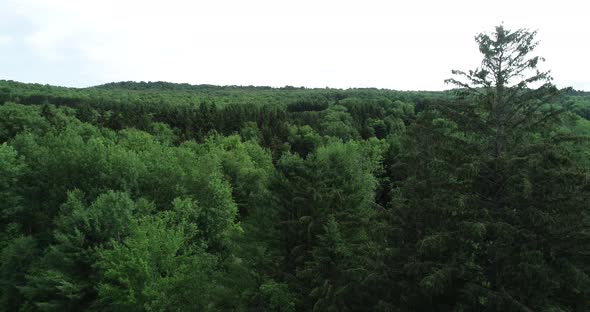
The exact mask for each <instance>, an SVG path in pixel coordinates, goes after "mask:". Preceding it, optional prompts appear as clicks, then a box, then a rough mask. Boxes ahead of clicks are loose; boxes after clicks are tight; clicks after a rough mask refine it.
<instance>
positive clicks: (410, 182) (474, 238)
mask: <svg viewBox="0 0 590 312" xmlns="http://www.w3.org/2000/svg"><path fill="white" fill-rule="evenodd" d="M535 34H536V33H535V32H531V31H528V30H526V29H519V30H515V31H511V30H508V29H506V28H504V27H503V26H499V27H497V28H496V29H495V31H494V32H492V33H482V34H479V35H478V36H477V37H476V43H477V44H478V46H479V50H480V51H481V53H482V63H481V66H480V67H479V68H477V69H475V70H471V71H465V72H463V71H453V74H454V78H450V79H449V80H448V81H447V82H448V83H449V86H450V89H449V91H444V92H427V91H421V92H415V91H412V92H410V91H393V90H384V89H348V90H341V89H329V88H326V89H307V88H303V87H301V88H299V87H290V86H287V87H284V88H271V87H252V86H250V87H243V86H212V85H188V84H174V83H166V82H119V83H110V84H106V85H101V86H96V87H90V88H65V87H55V86H48V85H39V84H25V83H19V82H14V81H0V104H1V105H0V231H1V233H2V234H1V236H0V250H1V253H0V310H1V311H61V312H63V311H84V310H96V311H590V140H589V139H588V138H589V137H590V93H589V92H584V91H576V90H572V89H567V88H566V89H561V90H559V89H557V88H556V87H555V86H554V85H553V84H552V83H551V79H552V78H551V76H550V74H549V72H546V71H542V70H540V69H538V65H540V63H541V61H542V58H540V57H538V56H534V48H535V47H536V44H537V43H536V41H535ZM449 68H452V64H450V66H449Z"/></svg>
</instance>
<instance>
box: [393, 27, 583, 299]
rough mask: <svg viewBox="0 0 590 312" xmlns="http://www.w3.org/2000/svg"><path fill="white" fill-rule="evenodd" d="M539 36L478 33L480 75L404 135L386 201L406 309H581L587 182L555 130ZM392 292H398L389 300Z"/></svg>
mask: <svg viewBox="0 0 590 312" xmlns="http://www.w3.org/2000/svg"><path fill="white" fill-rule="evenodd" d="M535 35H536V32H531V31H528V30H526V29H519V30H517V31H510V30H508V29H506V28H505V27H504V26H498V27H496V30H495V32H494V33H492V34H487V33H482V34H479V35H478V36H476V42H477V43H478V44H479V50H480V52H481V53H482V54H483V60H482V64H481V67H480V68H477V69H475V70H472V71H468V72H463V71H453V73H455V74H457V75H459V76H460V77H463V80H461V78H457V79H449V80H447V82H449V83H452V84H454V85H456V86H458V87H459V89H458V90H456V91H457V94H458V97H457V100H456V101H455V103H453V104H451V105H437V106H434V107H430V108H428V109H427V110H426V111H424V112H422V113H421V114H420V116H419V118H418V120H417V122H416V124H415V125H413V126H412V127H411V128H410V130H409V137H408V140H409V141H407V142H406V146H405V147H406V149H405V152H404V154H405V155H404V156H403V157H401V158H402V161H401V165H400V166H399V168H400V170H405V178H404V179H403V180H402V181H401V182H400V183H399V184H398V185H399V188H398V189H397V191H396V192H394V193H396V194H397V196H395V197H394V200H393V201H392V203H391V206H392V210H391V220H392V221H391V222H392V224H393V225H394V227H393V228H394V230H393V231H392V239H393V240H395V242H394V244H396V247H397V248H399V249H400V250H401V254H403V255H404V256H403V257H401V258H397V259H394V261H395V263H396V264H397V265H398V267H397V268H392V270H393V269H394V270H399V266H401V267H403V268H404V271H403V272H401V273H399V272H398V273H395V272H394V273H392V274H396V275H397V276H398V277H399V278H400V279H402V280H405V281H406V282H407V284H403V283H401V284H403V285H402V287H409V289H411V290H412V291H410V292H405V293H404V294H403V295H402V296H400V297H399V298H397V299H396V300H399V301H400V302H402V303H405V304H407V305H408V306H409V307H411V308H412V309H414V310H427V309H435V310H447V309H460V310H482V309H487V310H492V311H499V310H508V311H536V310H547V309H569V310H580V309H582V308H583V306H584V304H587V302H585V301H584V300H586V299H584V298H585V296H587V294H588V293H587V289H589V288H588V285H589V284H588V281H589V279H588V266H587V263H588V258H587V257H588V255H586V254H585V253H584V252H582V250H588V247H589V245H588V243H589V241H588V234H587V233H588V232H587V231H588V223H587V222H588V221H587V220H588V219H587V216H588V202H590V186H589V185H588V182H587V179H586V178H585V174H584V172H583V171H582V170H581V168H580V166H578V164H577V163H576V162H575V161H574V160H573V158H572V157H571V155H570V154H571V153H569V152H568V149H567V148H564V146H563V145H562V144H560V143H562V142H564V141H570V140H571V139H574V138H571V137H563V136H560V135H559V132H558V131H557V125H559V122H560V116H561V114H560V113H561V112H562V109H561V108H560V107H559V106H557V105H553V104H552V103H553V102H554V100H555V98H556V97H557V96H558V95H559V92H558V90H557V89H556V87H555V86H554V85H553V84H551V80H552V78H551V76H550V73H549V72H547V71H541V70H539V69H538V67H537V66H538V64H539V63H540V62H541V61H542V60H543V59H542V58H541V57H538V56H530V55H531V52H533V50H534V49H535V47H536V46H537V42H536V41H535ZM394 296H395V295H394Z"/></svg>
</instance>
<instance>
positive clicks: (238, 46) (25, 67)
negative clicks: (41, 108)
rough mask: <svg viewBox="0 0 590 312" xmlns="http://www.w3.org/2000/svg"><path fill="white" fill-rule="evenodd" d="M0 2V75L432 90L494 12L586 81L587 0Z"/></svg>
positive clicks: (565, 71)
mask: <svg viewBox="0 0 590 312" xmlns="http://www.w3.org/2000/svg"><path fill="white" fill-rule="evenodd" d="M0 1H1V2H2V5H1V6H0V7H1V9H0V79H11V80H17V81H23V82H37V83H44V84H45V83H47V84H54V85H63V86H75V87H85V86H91V85H96V84H101V83H105V82H112V81H122V80H125V81H126V80H136V81H158V80H163V81H171V82H187V83H191V84H217V85H266V86H285V85H292V86H306V87H326V86H328V87H336V88H349V87H378V88H389V89H397V90H442V89H445V88H448V86H446V85H445V84H444V82H443V81H444V79H446V78H449V77H450V76H451V74H450V71H451V69H471V68H474V67H475V66H477V65H478V63H479V60H480V56H479V52H478V50H477V46H476V44H475V42H474V40H473V38H474V36H475V34H476V33H478V32H481V31H492V30H493V27H494V26H495V25H498V24H499V23H501V22H504V24H505V26H506V27H507V28H509V29H516V28H521V27H526V28H530V29H538V30H539V35H538V39H539V40H540V41H541V44H540V45H539V47H538V49H537V54H539V55H542V56H544V57H545V58H546V59H547V61H546V62H545V63H544V64H543V68H545V69H551V70H552V73H553V77H554V78H555V81H554V82H555V83H556V84H557V85H558V86H559V87H565V86H572V87H574V88H576V89H583V90H590V61H589V58H590V1H588V0H578V1H574V0H559V1H539V0H537V1H529V0H526V1H516V0H512V1H504V0H500V1H498V0H494V1H489V0H487V1H477V0H471V1H441V0H428V1H426V0H424V1H419V0H418V1H416V0H413V1H393V0H390V1H373V0H359V1H343V0H334V1H323V0H296V1H291V0H288V1H282V0H267V1H263V0H248V1H245V0H208V1H181V0H166V1H163V0H162V1H149V0H142V1H139V0H138V1H135V0H133V1H126V0H71V1H70V0H22V1H20V0H0Z"/></svg>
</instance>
